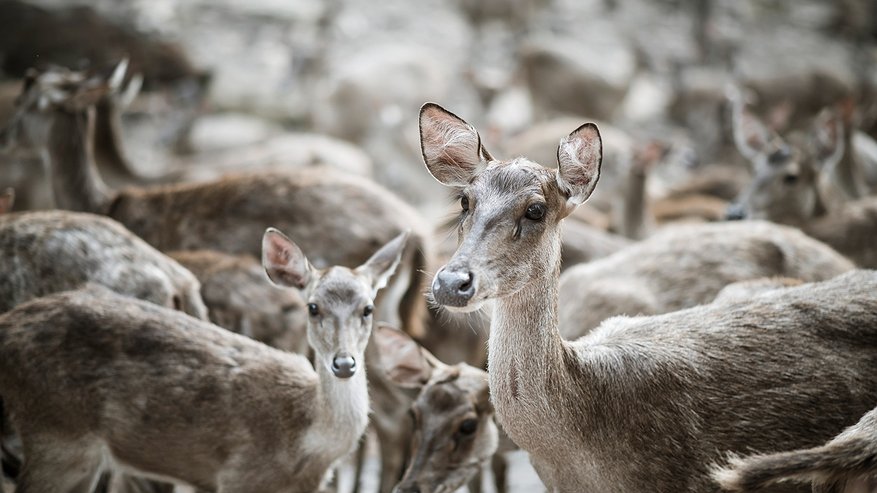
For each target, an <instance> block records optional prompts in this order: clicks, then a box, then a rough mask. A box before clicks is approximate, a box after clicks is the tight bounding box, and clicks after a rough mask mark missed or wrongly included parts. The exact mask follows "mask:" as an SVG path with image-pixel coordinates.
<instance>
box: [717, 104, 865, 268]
mask: <svg viewBox="0 0 877 493" xmlns="http://www.w3.org/2000/svg"><path fill="white" fill-rule="evenodd" d="M734 115H735V120H734V122H735V123H734V128H735V132H734V136H735V141H736V142H737V147H738V149H739V150H740V153H741V154H743V156H744V157H746V158H747V159H749V160H750V161H751V162H752V164H753V167H754V170H755V178H754V179H753V180H752V182H751V183H750V184H749V186H748V187H747V188H746V189H744V190H743V192H741V194H740V195H739V196H738V197H737V199H736V202H735V203H734V204H732V205H731V206H730V207H729V209H728V214H727V217H728V219H744V218H753V219H769V220H771V221H774V222H779V223H785V224H790V225H794V226H798V227H799V228H801V229H802V230H803V231H804V232H805V233H807V234H808V235H810V236H812V237H814V238H816V239H819V240H821V241H823V242H825V243H827V244H828V245H830V246H831V247H833V248H834V249H835V250H837V251H838V252H840V253H842V254H844V255H846V256H847V257H848V258H850V259H851V260H853V261H854V262H856V264H858V265H859V266H861V267H868V268H874V267H877V246H875V243H874V241H873V238H874V235H875V234H877V198H875V197H866V198H861V199H858V200H854V199H855V198H856V197H857V195H856V193H857V192H856V191H854V190H850V187H852V186H853V185H855V184H856V183H857V181H856V179H855V178H854V177H853V176H854V175H853V174H852V173H853V170H852V169H850V166H851V164H850V163H851V160H850V159H841V157H842V156H844V154H845V152H844V149H845V146H844V144H843V139H842V135H843V133H844V132H843V128H842V126H841V125H840V123H838V122H837V121H832V120H826V119H819V120H817V125H816V126H815V127H814V129H813V131H812V133H811V135H809V136H808V135H805V134H801V133H793V134H791V135H789V136H788V137H787V138H785V139H783V138H781V137H779V136H778V135H776V134H775V133H772V132H769V131H768V130H767V127H766V126H765V125H764V124H763V123H761V122H760V121H758V119H757V118H756V117H755V116H754V115H752V114H750V113H748V112H746V111H745V109H743V108H737V109H735V110H734ZM849 152H850V151H849V150H848V151H847V154H848V153H849ZM841 165H843V166H841ZM826 182H827V183H826ZM826 204H833V205H834V206H833V207H831V208H828V207H826Z"/></svg>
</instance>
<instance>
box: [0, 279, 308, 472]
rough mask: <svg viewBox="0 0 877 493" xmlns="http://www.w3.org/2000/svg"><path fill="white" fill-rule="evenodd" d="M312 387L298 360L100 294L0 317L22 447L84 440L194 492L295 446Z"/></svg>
mask: <svg viewBox="0 0 877 493" xmlns="http://www.w3.org/2000/svg"><path fill="white" fill-rule="evenodd" d="M316 378H317V377H316V375H315V373H314V372H313V369H312V368H311V366H310V364H309V363H308V362H307V360H306V359H304V358H303V357H301V356H298V355H293V354H288V353H284V352H281V351H277V350H274V349H272V348H269V347H268V346H265V345H263V344H261V343H258V342H255V341H253V340H250V339H248V338H246V337H243V336H239V335H237V334H233V333H231V332H228V331H226V330H223V329H221V328H219V327H216V326H214V325H211V324H208V323H206V322H201V321H199V320H196V319H193V318H191V317H188V316H186V315H184V314H181V313H179V312H175V311H172V310H167V309H164V308H161V307H157V306H154V305H152V304H149V303H145V302H141V301H139V300H134V299H130V298H127V297H123V296H119V295H115V294H113V293H111V292H109V291H107V290H105V289H102V288H96V287H92V288H89V289H85V290H78V291H68V292H65V293H60V294H56V295H52V296H49V297H45V298H40V299H37V300H34V301H32V302H29V303H26V304H23V305H21V306H19V307H17V308H16V309H14V310H12V311H10V312H8V313H6V314H4V315H2V316H0V395H3V399H4V404H5V405H6V406H7V408H8V409H9V411H10V412H11V415H12V417H13V423H14V424H16V425H17V428H18V430H19V432H20V433H21V435H22V438H23V440H24V441H25V442H26V441H27V439H28V438H29V437H32V436H33V435H34V434H40V435H41V436H43V437H44V438H45V437H51V438H54V439H58V440H59V441H60V442H61V443H63V440H64V439H65V438H69V437H71V435H72V436H83V437H93V438H94V439H97V440H101V441H103V442H105V443H106V444H107V447H108V448H109V450H110V451H111V452H112V453H113V455H114V456H115V457H117V458H119V459H120V460H122V461H124V462H126V463H128V464H130V465H133V466H134V467H137V468H140V469H146V470H149V471H151V472H153V473H159V474H163V475H167V476H171V477H177V478H181V479H185V480H188V481H190V482H191V483H192V484H195V485H205V486H207V487H210V486H211V485H212V483H211V481H213V479H212V478H215V472H216V471H217V470H218V469H219V468H220V467H221V466H222V465H223V464H225V463H226V462H227V461H233V460H235V458H237V459H240V457H237V456H238V455H239V454H242V453H244V452H245V451H246V452H247V453H251V454H252V453H255V451H256V450H258V448H262V449H272V448H278V449H282V448H286V447H289V444H290V443H292V442H294V441H295V440H297V439H299V438H300V432H301V430H304V429H305V428H306V427H307V424H308V423H309V422H310V421H311V420H312V419H313V416H312V415H311V411H310V408H309V406H308V403H309V402H312V401H313V399H314V397H315V392H316ZM144 444H161V446H160V448H161V450H162V453H161V454H156V453H155V450H149V448H150V447H144ZM257 445H258V448H254V447H256V446H257ZM211 471H212V472H213V474H214V475H213V476H211Z"/></svg>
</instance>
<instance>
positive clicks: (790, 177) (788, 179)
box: [783, 173, 798, 185]
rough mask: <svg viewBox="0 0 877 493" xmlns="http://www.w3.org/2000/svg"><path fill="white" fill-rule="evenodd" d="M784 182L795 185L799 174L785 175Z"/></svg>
mask: <svg viewBox="0 0 877 493" xmlns="http://www.w3.org/2000/svg"><path fill="white" fill-rule="evenodd" d="M783 183H785V184H786V185H794V184H795V183H798V175H794V174H791V173H790V174H787V175H785V176H783Z"/></svg>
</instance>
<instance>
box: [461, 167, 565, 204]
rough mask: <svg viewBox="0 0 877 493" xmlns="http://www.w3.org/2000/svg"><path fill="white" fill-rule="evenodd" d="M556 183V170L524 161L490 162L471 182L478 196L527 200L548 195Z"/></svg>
mask: <svg viewBox="0 0 877 493" xmlns="http://www.w3.org/2000/svg"><path fill="white" fill-rule="evenodd" d="M553 183H555V180H554V170H551V169H548V168H545V167H544V166H540V165H539V164H536V163H534V162H532V161H529V160H527V159H525V158H518V159H514V160H511V161H494V162H491V163H490V164H489V165H488V166H487V167H486V168H485V169H484V170H483V171H482V172H481V173H479V174H478V175H477V176H476V177H475V178H474V180H473V181H472V185H471V189H472V190H473V191H474V192H475V193H476V194H478V195H483V196H488V197H498V198H506V197H513V198H517V197H520V198H524V197H526V196H528V195H534V194H546V193H547V189H548V188H549V187H550V186H551V185H552V184H553Z"/></svg>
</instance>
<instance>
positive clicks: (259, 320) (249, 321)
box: [168, 250, 308, 354]
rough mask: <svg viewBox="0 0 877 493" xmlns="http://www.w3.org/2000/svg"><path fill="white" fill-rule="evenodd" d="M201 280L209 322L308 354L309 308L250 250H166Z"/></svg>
mask: <svg viewBox="0 0 877 493" xmlns="http://www.w3.org/2000/svg"><path fill="white" fill-rule="evenodd" d="M168 255H170V257H171V258H173V259H174V260H176V261H177V262H179V263H180V264H181V265H182V266H183V267H185V268H187V269H189V270H190V271H191V272H192V273H193V274H195V277H197V278H198V280H199V281H200V282H201V297H202V298H204V304H205V305H206V306H207V313H208V316H209V317H210V321H211V322H213V323H215V324H216V325H218V326H220V327H222V328H224V329H228V330H230V331H232V332H236V333H238V334H243V335H245V336H247V337H250V338H253V339H255V340H257V341H259V342H263V343H265V344H267V345H269V346H271V347H275V348H278V349H282V350H284V351H290V352H294V353H299V354H306V353H307V349H308V345H307V339H306V338H305V330H306V328H307V308H306V306H305V302H304V300H302V298H301V295H300V294H299V293H298V292H297V291H295V290H291V289H277V288H276V287H274V286H272V285H271V284H270V283H268V282H267V280H266V279H265V272H264V270H263V268H262V266H261V264H260V263H259V261H257V260H256V259H255V258H253V257H251V256H249V255H229V254H225V253H221V252H217V251H213V250H192V251H179V252H170V253H169V254H168Z"/></svg>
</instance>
